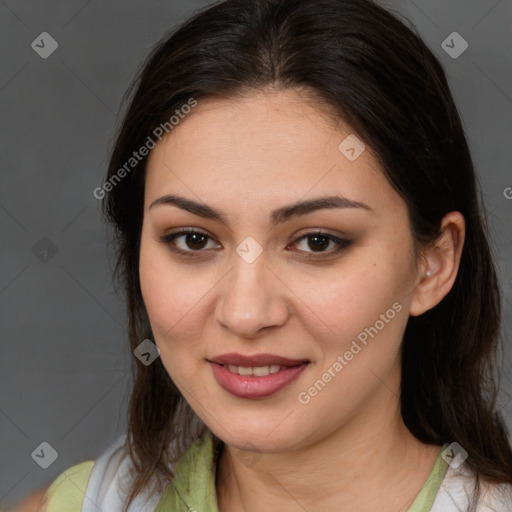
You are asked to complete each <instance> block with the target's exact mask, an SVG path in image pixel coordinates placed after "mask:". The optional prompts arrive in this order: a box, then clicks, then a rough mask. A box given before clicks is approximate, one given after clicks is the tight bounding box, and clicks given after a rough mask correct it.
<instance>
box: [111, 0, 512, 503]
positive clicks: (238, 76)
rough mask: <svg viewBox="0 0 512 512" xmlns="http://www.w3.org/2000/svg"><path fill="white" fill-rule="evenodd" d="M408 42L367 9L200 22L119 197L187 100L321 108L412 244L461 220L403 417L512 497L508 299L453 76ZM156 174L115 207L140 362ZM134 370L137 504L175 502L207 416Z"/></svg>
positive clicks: (159, 89)
mask: <svg viewBox="0 0 512 512" xmlns="http://www.w3.org/2000/svg"><path fill="white" fill-rule="evenodd" d="M411 27H412V24H411V23H410V22H409V21H408V20H406V19H405V18H403V17H401V16H400V15H399V14H397V13H392V12H391V11H390V10H389V9H384V8H383V7H381V6H379V5H377V4H376V3H374V2H372V1H370V0H316V1H311V0H227V1H223V2H218V3H216V4H214V5H211V6H210V7H208V8H205V9H203V10H201V11H199V12H197V13H195V14H194V16H193V17H191V18H190V19H189V20H188V21H186V22H185V23H184V24H182V25H181V26H180V27H179V28H178V29H176V30H175V31H173V33H172V34H170V35H169V36H166V37H165V38H164V39H163V40H162V41H161V42H160V43H159V44H158V45H157V46H156V48H155V49H154V50H153V51H152V53H151V55H150V56H149V57H148V59H147V61H146V62H145V64H144V66H143V67H142V68H141V70H140V72H139V73H138V76H137V78H136V80H135V82H134V83H133V85H132V88H131V89H130V90H129V92H128V94H129V96H130V102H129V105H128V108H127V111H126V114H125V116H124V119H123V122H122V125H121V126H120V130H119V133H118V136H117V139H116V142H115V146H114V148H113V151H112V155H111V160H110V165H109V169H108V175H107V181H108V180H111V179H112V178H113V177H114V175H116V173H118V170H119V169H120V168H122V167H123V166H125V169H126V162H128V161H129V160H130V158H131V157H132V152H133V151H134V150H136V149H138V148H140V147H142V146H143V145H144V144H146V143H147V141H148V137H149V138H155V135H154V130H155V128H157V127H158V126H160V125H161V124H162V123H165V122H168V121H169V119H170V117H171V116H172V115H173V114H174V112H175V111H176V110H177V109H180V107H181V106H182V105H184V104H186V103H187V102H188V101H189V100H190V98H194V99H195V100H196V101H198V102H199V103H200V102H201V100H205V99H208V98H213V97H219V98H226V99H229V98H233V97H235V96H240V95H244V94H250V93H251V92H255V91H257V90H259V89H262V88H264V87H267V86H273V87H276V88H278V89H295V90H302V91H306V92H312V93H314V94H315V95H316V96H317V97H318V98H321V99H322V100H323V104H324V105H325V106H327V107H328V108H329V109H330V111H331V114H332V117H333V119H343V120H344V121H345V122H347V123H348V124H349V125H350V126H351V127H352V129H353V130H354V131H355V133H356V134H357V135H358V136H359V138H360V139H362V140H363V141H364V142H365V144H367V146H368V147H370V148H371V149H372V150H373V151H374V153H375V154H376V156H377V158H378V160H379V163H380V165H381V167H382V169H383V171H384V173H385V175H386V177H387V178H388V180H389V182H390V183H391V185H392V186H393V187H395V189H396V190H397V191H398V192H399V194H400V195H401V196H402V197H403V199H404V200H405V202H406V203H407V205H408V211H409V217H410V225H411V231H412V234H413V237H414V240H415V242H416V243H418V244H428V243H429V242H432V241H433V240H435V239H436V237H437V236H438V235H439V229H440V225H441V220H442V218H443V216H444V215H445V214H447V213H448V212H450V211H459V212H461V213H462V214H463V215H464V218H465V221H466V235H465V244H464V248H463V252H462V256H461V262H460V267H459V272H458V275H457V278H456V281H455V283H454V285H453V287H452V289H451V291H450V292H449V293H448V294H447V295H446V297H445V298H444V299H443V300H442V301H441V302H440V303H439V304H438V305H437V306H436V307H434V308H433V309H431V310H429V311H427V312H426V313H424V314H423V315H421V316H419V317H411V318H409V321H408V324H407V327H406V331H405V334H404V338H403V363H402V383H401V412H402V416H403V420H404V422H405V424H406V425H407V427H408V428H409V430H410V431H411V432H412V433H413V435H414V436H416V437H417V438H418V439H419V440H421V441H422V442H424V443H427V444H436V445H441V444H443V443H446V442H448V443H451V442H452V441H456V442H457V443H459V444H460V445H461V446H462V447H463V448H464V449H465V450H466V451H467V452H468V454H469V457H468V459H467V463H468V464H469V465H470V467H471V468H472V469H473V470H474V472H475V475H476V476H477V480H476V482H477V484H478V482H479V477H484V478H485V479H487V480H488V481H490V482H495V483H512V449H511V445H510V441H509V439H508V437H507V436H508V434H507V430H506V427H505V425H504V422H503V419H502V417H501V415H500V413H499V411H498V410H497V407H496V398H497V393H498V389H499V388H498V374H497V371H496V370H497V354H498V349H499V340H500V338H499V334H500V292H499V288H498V283H497V277H496V272H495V267H494V264H493V261H492V255H491V251H490V248H489V243H488V240H487V236H486V233H487V231H488V228H487V224H486V220H485V217H484V216H483V215H482V211H484V210H483V205H481V204H480V202H479V192H478V184H477V178H476V176H475V172H474V168H473V163H472V159H471V155H470V150H469V148H468V144H467V141H466V138H465V135H464V130H463V127H462V123H461V120H460V118H459V114H458V111H457V108H456V105H455V103H454V100H453V97H452V95H451V92H450V89H449V86H448V83H447V79H446V76H445V73H444V71H443V69H442V66H441V64H440V63H439V62H438V60H437V59H436V57H435V56H434V55H433V54H432V52H431V51H430V50H429V49H428V48H427V47H426V45H425V44H424V43H423V42H422V40H421V38H420V37H419V36H418V35H417V34H416V32H415V30H414V28H411ZM190 115H193V113H192V114H190ZM146 162H147V158H143V159H141V161H140V162H138V163H137V164H136V165H134V166H133V169H131V170H130V172H129V173H128V174H127V175H126V176H125V177H123V179H121V180H118V182H117V183H116V184H115V186H113V188H112V190H110V191H109V193H108V194H106V197H105V199H104V201H103V206H104V214H105V215H106V218H107V219H108V220H109V221H110V222H111V223H112V224H113V226H114V227H115V235H116V236H115V241H116V243H117V246H116V247H117V251H118V253H117V254H118V259H117V264H116V270H115V275H116V276H117V277H118V278H120V280H121V282H122V283H123V286H124V287H125V291H126V296H127V312H128V320H129V339H130V345H131V350H132V351H133V350H134V349H135V347H136V346H137V345H139V344H140V343H141V341H142V340H144V339H146V338H150V339H153V336H152V332H151V328H150V324H149V321H148V316H147V312H146V309H145V306H144V302H143V298H142V295H141V289H140V283H139V273H138V266H139V242H140V234H141V226H142V218H143V203H144V180H145V167H146ZM117 176H119V174H117ZM133 364H134V384H133V391H132V395H131V402H130V409H129V425H128V430H129V432H128V434H129V435H128V438H127V439H128V441H127V448H128V450H129V453H130V457H131V459H132V461H133V464H134V468H135V475H134V476H135V480H134V483H133V486H132V488H131V494H130V496H129V501H128V503H130V502H131V501H132V500H133V498H134V497H135V496H136V495H137V494H139V493H140V492H142V491H143V490H144V488H145V487H148V486H149V485H152V484H153V483H155V482H156V483H155V485H156V486H157V487H158V488H159V489H163V487H164V486H165V484H166V483H167V482H168V481H169V480H171V479H172V477H173V475H172V471H171V468H170V466H171V463H172V462H173V461H175V460H177V459H178V458H179V457H180V456H181V454H182V453H183V452H184V451H185V450H186V448H187V447H188V446H189V445H190V443H191V442H192V441H193V440H194V437H197V435H198V434H197V431H196V430H195V429H194V428H193V426H192V422H193V420H194V417H195V414H194V412H193V411H192V409H191V408H190V406H189V405H188V404H187V403H186V402H185V400H184V399H183V397H182V396H181V394H180V393H179V391H178V389H177V388H176V387H175V385H174V384H173V382H172V380H171V379H170V377H169V375H168V374H167V372H166V370H165V368H164V367H163V365H162V363H161V361H160V359H157V360H156V361H155V362H154V363H153V364H151V365H149V366H145V365H143V364H141V363H140V362H139V361H138V360H135V358H134V363H133ZM172 442H175V443H177V449H176V450H175V451H174V452H172V453H171V451H170V450H169V446H170V444H171V443H172ZM155 488H156V487H155ZM475 489H476V491H477V492H476V496H478V494H479V486H478V485H477V486H476V488H475ZM127 506H128V504H127ZM473 507H474V503H473Z"/></svg>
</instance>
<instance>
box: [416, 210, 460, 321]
mask: <svg viewBox="0 0 512 512" xmlns="http://www.w3.org/2000/svg"><path fill="white" fill-rule="evenodd" d="M464 237H465V220H464V216H463V215H462V214H461V213H460V212H450V213H448V214H446V215H445V216H444V217H443V221H442V223H441V234H440V235H439V238H438V239H437V240H436V241H435V242H433V243H432V244H431V245H429V246H428V247H427V248H425V250H424V251H423V254H422V264H421V265H420V266H419V275H418V279H417V284H416V288H415V291H414V296H413V300H412V302H411V305H410V308H409V314H410V315H411V316H419V315H421V314H423V313H424V312H425V311H428V310H429V309H432V308H433V307H435V306H436V305H437V304H439V302H441V300H442V299H443V298H444V297H445V296H446V295H447V294H448V292H449V291H450V290H451V289H452V286H453V283H454V282H455V278H456V277H457V273H458V270H459V264H460V258H461V255H462V248H463V246H464Z"/></svg>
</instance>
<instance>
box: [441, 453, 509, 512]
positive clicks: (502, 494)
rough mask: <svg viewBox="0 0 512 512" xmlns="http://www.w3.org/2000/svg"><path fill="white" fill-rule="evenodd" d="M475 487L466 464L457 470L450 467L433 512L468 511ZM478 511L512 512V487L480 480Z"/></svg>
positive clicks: (473, 479)
mask: <svg viewBox="0 0 512 512" xmlns="http://www.w3.org/2000/svg"><path fill="white" fill-rule="evenodd" d="M475 485H476V478H475V476H474V473H473V472H472V471H471V469H470V468H469V467H468V465H467V464H466V463H463V464H462V465H461V466H460V467H458V468H456V469H454V468H452V467H450V466H449V467H448V470H447V471H446V475H445V477H444V478H443V481H442V482H441V486H440V488H439V491H438V493H437V495H436V498H435V500H434V503H433V505H432V509H431V512H452V511H453V512H458V511H460V510H468V507H469V506H470V504H471V498H472V496H473V494H474V492H475ZM476 510H477V511H478V512H511V511H512V485H511V484H494V483H491V482H487V481H485V480H480V497H479V500H478V503H477V505H476Z"/></svg>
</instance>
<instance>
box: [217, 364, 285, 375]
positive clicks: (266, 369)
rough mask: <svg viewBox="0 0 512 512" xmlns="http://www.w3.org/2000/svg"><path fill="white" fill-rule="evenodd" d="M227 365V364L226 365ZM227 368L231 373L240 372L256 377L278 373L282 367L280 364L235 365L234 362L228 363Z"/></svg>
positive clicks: (240, 373)
mask: <svg viewBox="0 0 512 512" xmlns="http://www.w3.org/2000/svg"><path fill="white" fill-rule="evenodd" d="M224 367H226V365H224ZM227 369H228V370H229V371H230V372H231V373H238V374H239V375H255V376H256V377H264V376H265V375H269V374H271V373H277V372H278V371H279V370H280V369H281V367H280V366H279V365H278V364H272V365H270V366H254V367H246V366H234V365H232V364H230V365H227Z"/></svg>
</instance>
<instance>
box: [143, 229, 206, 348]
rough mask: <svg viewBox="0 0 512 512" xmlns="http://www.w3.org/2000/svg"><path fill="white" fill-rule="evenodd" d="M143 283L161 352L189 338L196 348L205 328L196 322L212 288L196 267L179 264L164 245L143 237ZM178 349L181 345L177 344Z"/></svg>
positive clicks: (150, 318) (147, 308)
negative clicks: (195, 340)
mask: <svg viewBox="0 0 512 512" xmlns="http://www.w3.org/2000/svg"><path fill="white" fill-rule="evenodd" d="M139 275H140V286H141V292H142V297H143V299H144V304H145V306H146V310H147V313H148V316H149V320H150V324H151V328H152V330H153V334H154V336H155V343H156V344H157V345H158V346H159V348H160V349H161V351H164V352H165V351H166V350H168V349H169V346H170V345H171V344H172V345H173V346H175V345H178V344H179V341H180V340H186V341H187V342H188V343H189V344H188V348H192V347H193V341H192V342H189V340H193V339H194V338H195V337H196V334H199V333H200V332H201V331H202V329H201V327H200V324H199V322H198V321H197V318H198V314H199V312H200V310H201V299H202V298H204V296H205V294H207V292H208V290H209V289H210V288H211V286H212V285H211V284H210V285H209V283H208V280H207V279H204V276H203V278H202V279H198V278H197V272H194V270H193V266H192V265H190V266H187V265H180V266H178V265H176V264H173V263H172V261H171V255H170V254H169V252H168V251H167V249H166V248H165V247H159V246H158V245H157V244H156V243H155V242H153V241H152V240H148V239H147V237H146V236H144V235H143V236H142V239H141V249H140V264H139ZM176 348H178V347H176Z"/></svg>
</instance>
